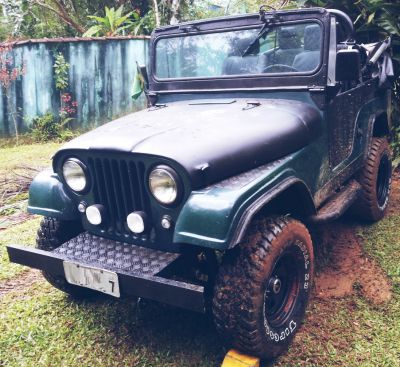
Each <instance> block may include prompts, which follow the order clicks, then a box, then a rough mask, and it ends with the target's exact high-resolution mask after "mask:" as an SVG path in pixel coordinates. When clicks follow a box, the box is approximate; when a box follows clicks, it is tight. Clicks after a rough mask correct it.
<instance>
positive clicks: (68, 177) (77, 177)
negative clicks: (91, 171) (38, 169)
mask: <svg viewBox="0 0 400 367" xmlns="http://www.w3.org/2000/svg"><path fill="white" fill-rule="evenodd" d="M62 170H63V176H64V180H65V182H66V183H67V185H68V186H69V187H70V188H71V189H72V190H74V191H78V192H79V191H83V190H84V189H85V188H86V184H87V179H86V175H85V171H84V169H83V163H81V162H80V161H78V160H77V159H67V160H66V161H65V162H64V164H63V168H62Z"/></svg>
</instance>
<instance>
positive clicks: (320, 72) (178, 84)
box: [150, 8, 330, 93]
mask: <svg viewBox="0 0 400 367" xmlns="http://www.w3.org/2000/svg"><path fill="white" fill-rule="evenodd" d="M277 14H278V15H279V20H278V21H277V22H276V23H275V24H274V25H273V27H276V26H282V25H283V26H286V25H293V24H299V23H300V24H301V23H306V22H315V23H318V24H319V26H320V27H321V32H322V42H321V53H320V55H321V56H320V60H319V61H320V63H319V65H318V67H317V68H316V69H314V70H312V71H310V72H283V73H282V72H280V73H264V74H260V73H259V74H239V75H220V76H214V77H185V78H159V77H157V75H156V62H157V61H156V45H157V42H158V41H160V40H161V39H165V38H175V37H185V36H190V35H196V34H210V33H220V32H229V31H240V30H246V29H255V30H260V29H261V28H262V26H263V25H264V23H263V22H262V21H260V19H259V16H258V14H251V15H247V16H236V17H223V18H215V19H210V20H207V21H203V22H204V26H203V24H202V22H201V21H197V22H190V23H186V24H184V26H185V28H184V27H183V26H182V25H178V26H175V27H165V28H162V29H159V30H158V32H155V33H154V34H153V36H152V41H151V57H150V60H151V64H150V90H153V91H155V92H161V93H162V92H166V93H167V92H170V91H171V92H172V91H182V92H184V91H196V90H199V91H204V90H230V89H233V90H249V89H258V90H259V89H264V88H266V89H271V88H277V87H281V88H283V89H286V88H289V89H291V88H292V89H296V88H304V87H307V86H309V85H315V86H325V85H326V74H327V73H326V71H327V70H326V64H327V62H326V60H327V54H328V52H327V50H328V48H329V47H328V46H327V45H329V39H328V38H329V27H328V26H327V25H328V24H329V18H330V16H329V13H328V12H327V11H326V10H325V9H320V8H314V9H296V10H295V11H294V10H293V11H281V12H277ZM197 24H201V26H197ZM191 26H192V27H193V28H195V31H188V30H187V29H188V28H189V29H190V27H191ZM157 33H158V34H157ZM267 33H268V31H267Z"/></svg>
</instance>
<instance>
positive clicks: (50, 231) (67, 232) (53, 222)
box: [36, 217, 95, 298]
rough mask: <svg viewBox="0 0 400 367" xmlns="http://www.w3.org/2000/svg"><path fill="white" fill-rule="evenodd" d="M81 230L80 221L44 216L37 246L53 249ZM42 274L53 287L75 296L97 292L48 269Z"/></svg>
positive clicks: (86, 295)
mask: <svg viewBox="0 0 400 367" xmlns="http://www.w3.org/2000/svg"><path fill="white" fill-rule="evenodd" d="M81 232H82V226H81V224H80V223H79V222H76V221H60V220H58V219H55V218H50V217H46V218H43V220H42V221H41V222H40V227H39V229H38V231H37V237H36V248H38V249H40V250H44V251H53V250H54V249H56V248H57V247H59V246H61V245H62V244H63V243H64V242H66V241H68V240H70V239H71V238H73V237H75V236H77V235H78V234H79V233H81ZM42 274H43V276H44V278H45V279H46V280H47V281H48V282H49V283H50V284H51V285H52V286H53V287H55V288H57V289H59V290H61V291H63V292H65V293H68V294H70V295H71V296H73V297H76V298H84V297H88V296H90V295H93V294H94V293H95V292H94V291H92V290H90V289H86V288H81V287H78V286H75V285H72V284H69V283H68V282H67V281H66V279H65V277H63V276H59V275H57V276H56V275H54V274H52V273H50V272H48V271H42Z"/></svg>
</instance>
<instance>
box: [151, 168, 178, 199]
mask: <svg viewBox="0 0 400 367" xmlns="http://www.w3.org/2000/svg"><path fill="white" fill-rule="evenodd" d="M176 177H177V174H176V172H175V171H174V170H173V169H172V168H170V167H167V166H158V167H156V168H154V169H153V170H152V171H151V173H150V175H149V186H150V191H151V193H152V194H153V196H154V197H155V198H156V199H157V200H158V201H159V202H160V203H161V204H167V205H168V204H172V203H173V202H174V201H175V200H176V198H177V197H178V183H177V178H176Z"/></svg>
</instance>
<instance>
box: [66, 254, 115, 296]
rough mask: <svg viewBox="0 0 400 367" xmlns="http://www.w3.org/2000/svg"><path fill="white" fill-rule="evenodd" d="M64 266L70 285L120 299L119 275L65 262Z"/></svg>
mask: <svg viewBox="0 0 400 367" xmlns="http://www.w3.org/2000/svg"><path fill="white" fill-rule="evenodd" d="M63 265H64V273H65V278H66V279H67V282H68V283H70V284H74V285H79V286H81V287H86V288H90V289H94V290H96V291H99V292H103V293H106V294H109V295H111V296H114V297H120V291H119V283H118V275H117V273H114V272H113V271H109V270H104V269H99V268H93V267H91V266H86V265H80V264H75V263H73V262H69V261H64V263H63Z"/></svg>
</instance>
